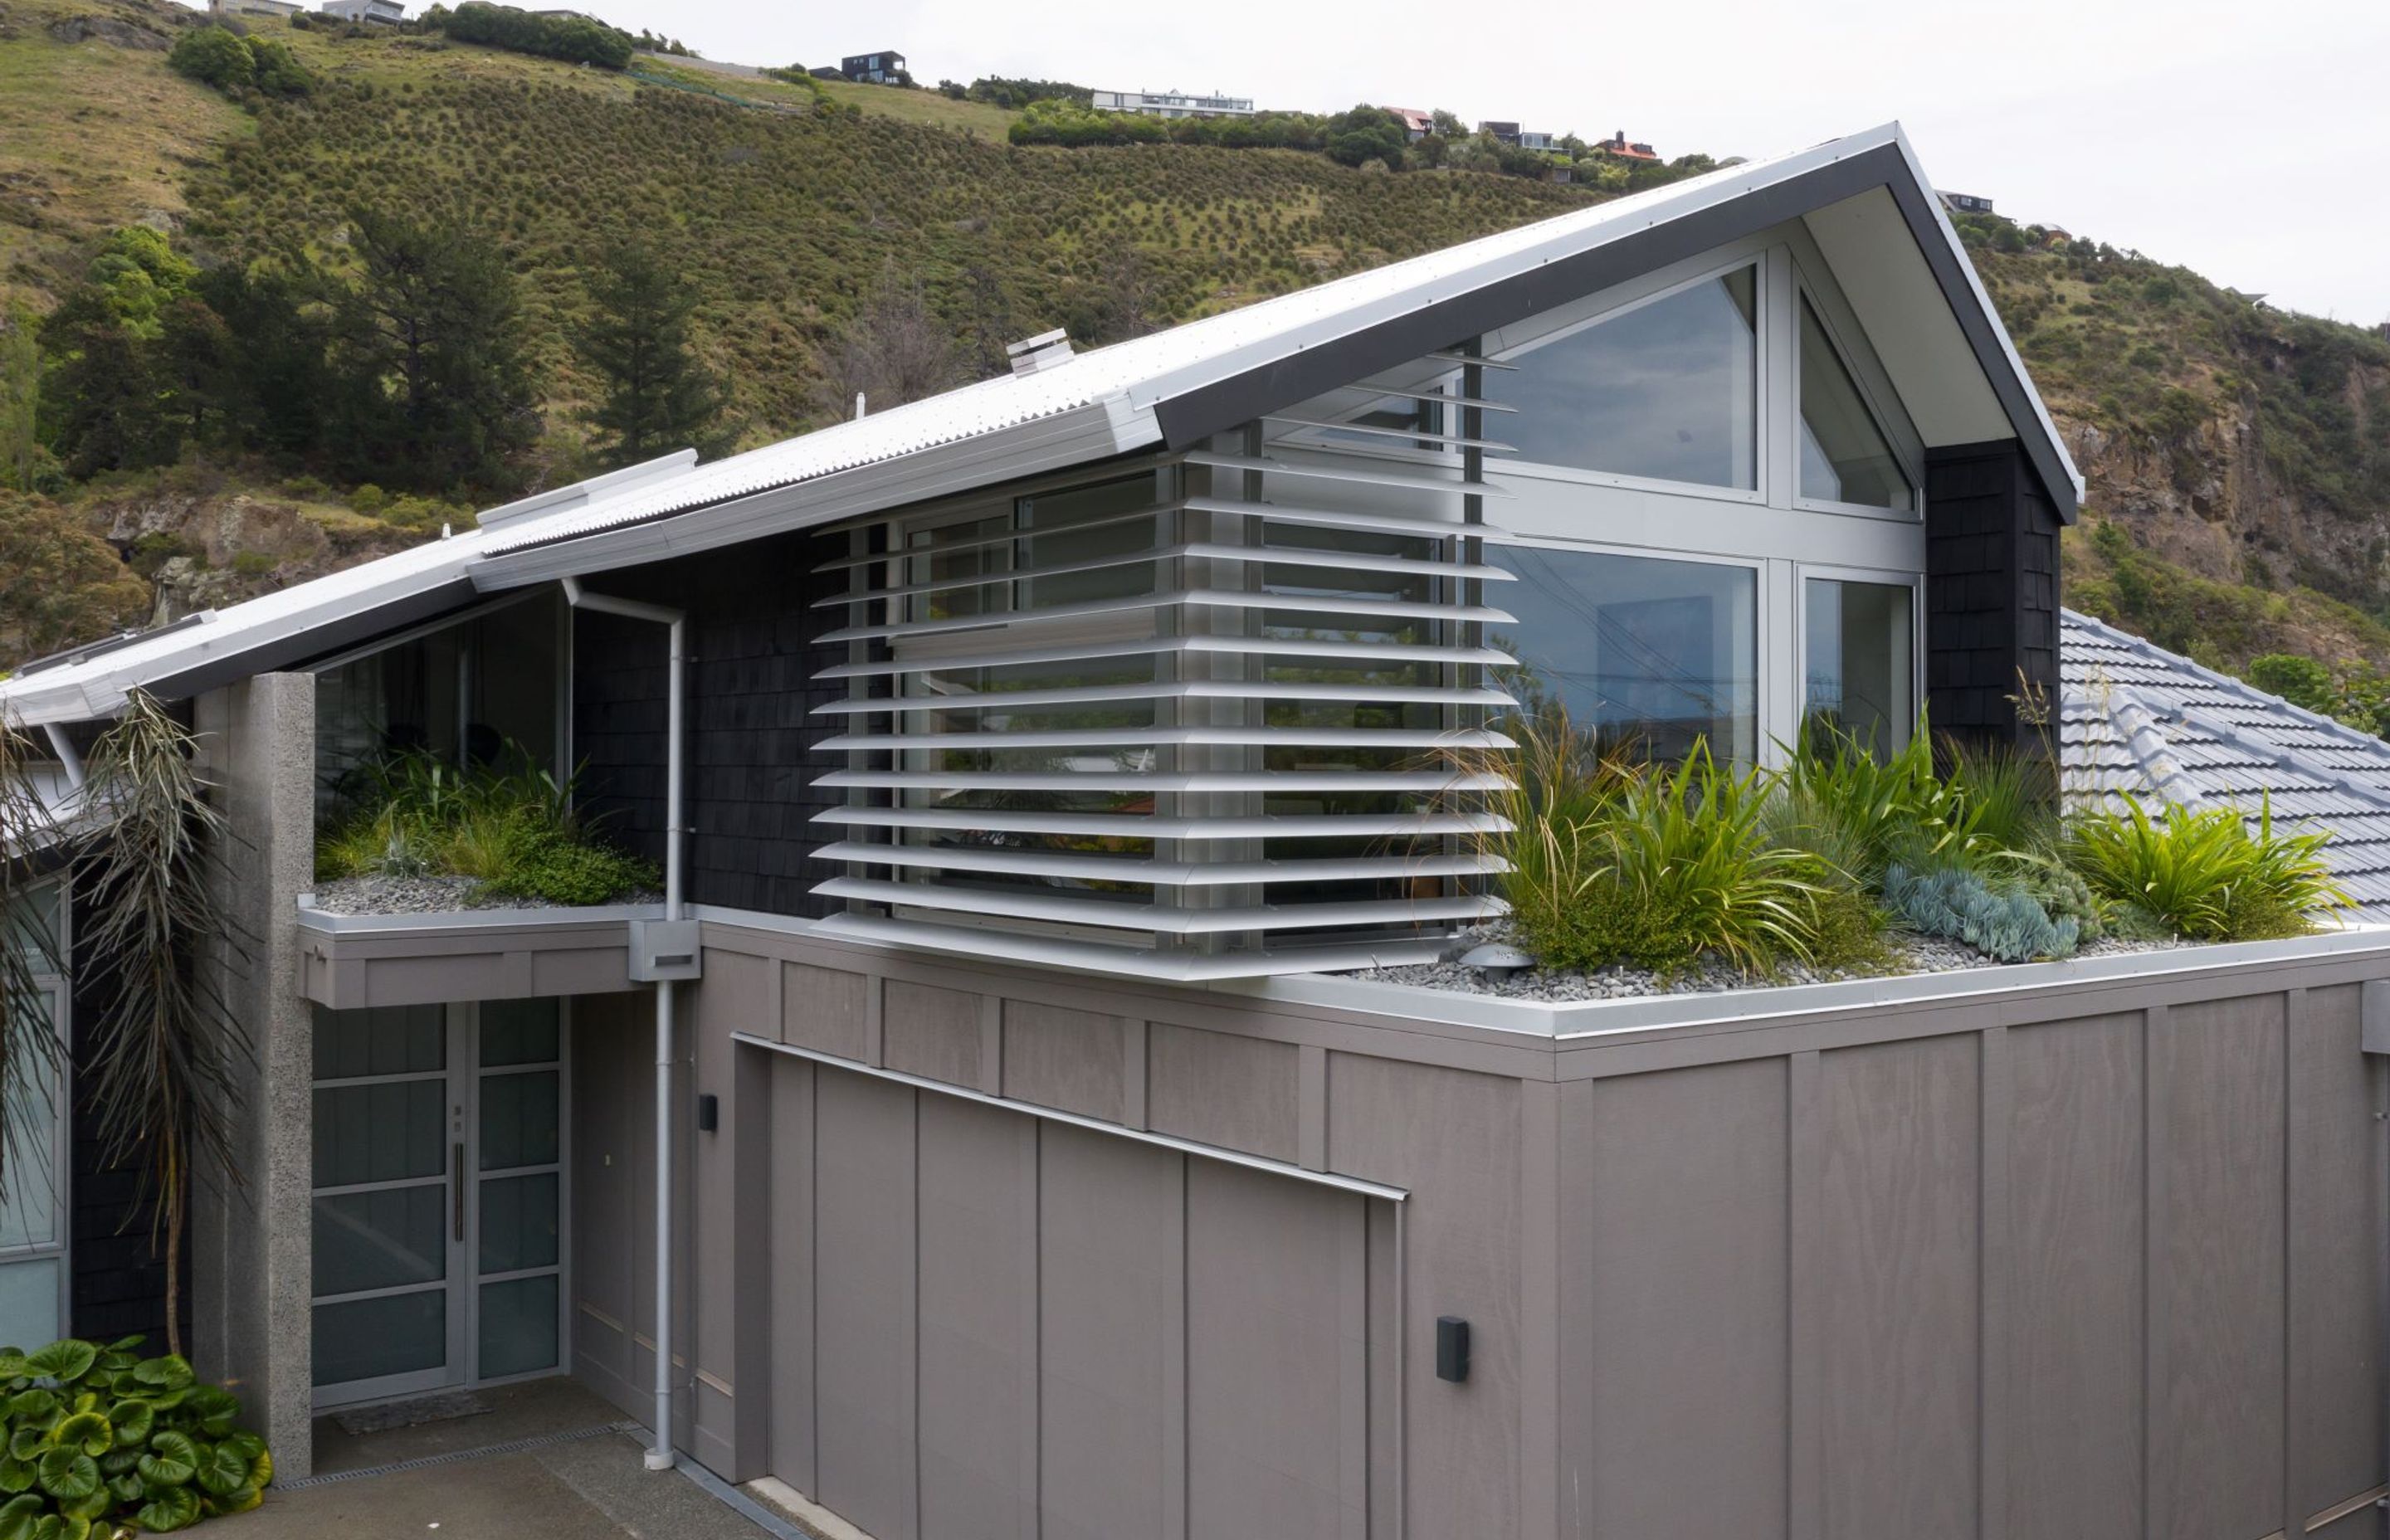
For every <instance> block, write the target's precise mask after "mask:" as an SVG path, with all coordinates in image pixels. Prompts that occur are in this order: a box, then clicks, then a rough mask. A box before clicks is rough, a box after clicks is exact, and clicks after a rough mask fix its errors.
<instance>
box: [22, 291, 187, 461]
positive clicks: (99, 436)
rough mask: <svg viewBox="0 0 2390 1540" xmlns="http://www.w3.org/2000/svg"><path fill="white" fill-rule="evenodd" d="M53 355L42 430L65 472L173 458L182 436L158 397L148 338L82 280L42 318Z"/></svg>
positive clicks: (44, 395)
mask: <svg viewBox="0 0 2390 1540" xmlns="http://www.w3.org/2000/svg"><path fill="white" fill-rule="evenodd" d="M41 345H42V351H43V352H44V353H46V354H47V355H48V356H49V358H50V360H51V363H50V366H49V377H48V379H46V381H45V383H44V385H43V389H42V400H41V408H42V417H43V424H42V430H43V433H44V435H45V437H47V438H48V440H49V441H50V443H51V444H52V446H53V447H55V448H56V450H57V451H58V458H59V459H61V460H63V461H65V462H66V468H67V474H69V475H71V476H73V477H75V478H76V479H78V480H81V479H84V478H86V477H90V476H94V475H96V474H98V473H99V472H100V471H103V470H125V469H132V468H138V467H142V466H152V465H171V464H173V459H174V456H175V455H176V454H177V453H178V452H179V451H180V449H181V447H182V444H181V442H180V435H179V434H178V433H177V432H176V431H175V430H174V426H173V424H171V423H169V421H168V420H167V417H166V414H165V412H164V411H163V410H162V408H161V402H160V392H159V387H158V374H157V369H156V366H155V363H154V361H153V359H152V357H151V355H150V354H151V344H149V343H148V342H145V341H143V340H141V339H140V338H138V337H136V336H135V335H134V334H133V332H132V330H131V328H129V327H127V326H126V325H125V324H124V323H123V322H122V321H121V320H120V319H118V317H117V315H116V314H115V313H114V312H113V310H111V309H110V308H109V302H108V299H107V296H105V295H104V294H103V293H101V292H100V290H99V289H96V288H94V287H93V286H91V285H89V284H86V285H84V287H83V288H81V289H76V290H75V291H74V292H73V293H71V294H70V295H69V296H68V297H67V300H66V302H65V303H63V304H61V305H59V306H58V309H56V310H54V311H52V312H50V316H49V319H48V320H46V321H45V322H43V323H42V331H41Z"/></svg>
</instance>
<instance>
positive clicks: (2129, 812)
mask: <svg viewBox="0 0 2390 1540" xmlns="http://www.w3.org/2000/svg"><path fill="white" fill-rule="evenodd" d="M2329 838H2330V837H2329V836H2328V835H2326V834H2324V833H2321V832H2317V831H2308V832H2302V833H2282V832H2279V831H2277V830H2276V829H2275V828H2274V809H2273V803H2272V801H2271V799H2268V800H2267V801H2266V802H2265V803H2264V804H2263V805H2262V807H2261V810H2260V812H2259V815H2258V821H2257V828H2255V830H2254V831H2253V830H2251V829H2250V828H2249V827H2248V824H2247V822H2246V821H2245V820H2244V819H2243V818H2242V815H2241V813H2240V810H2239V809H2237V808H2232V807H2208V808H2198V809H2192V808H2186V807H2182V806H2178V805H2174V804H2168V805H2167V806H2165V808H2163V809H2162V810H2160V812H2159V813H2158V815H2156V816H2155V817H2152V815H2150V814H2149V812H2148V811H2147V810H2146V809H2144V808H2143V807H2142V806H2141V804H2140V803H2139V802H2136V801H2129V800H2128V801H2127V802H2125V804H2124V805H2123V806H2122V807H2121V808H2105V809H2101V810H2100V811H2098V812H2092V813H2086V814H2083V815H2079V816H2077V817H2076V818H2075V821H2074V823H2073V825H2072V827H2071V828H2069V829H2068V831H2067V839H2066V847H2065V855H2066V860H2067V864H2068V865H2069V866H2072V867H2073V868H2074V869H2075V871H2077V872H2079V873H2081V874H2082V876H2083V879H2084V880H2085V881H2086V882H2088V883H2089V884H2090V886H2091V889H2092V891H2093V892H2096V893H2098V894H2099V895H2100V896H2101V897H2102V898H2106V899H2108V900H2111V901H2112V902H2114V903H2118V904H2129V905H2136V906H2138V907H2139V908H2141V909H2143V910H2146V911H2148V913H2149V914H2151V915H2152V916H2153V917H2155V918H2157V919H2158V920H2159V921H2160V922H2161V923H2163V924H2165V926H2166V927H2167V928H2168V929H2169V930H2172V931H2173V932H2174V933H2175V934H2176V935H2178V936H2183V937H2186V938H2188V939H2190V940H2192V941H2260V940H2265V939H2267V938H2269V937H2275V936H2295V935H2303V934H2305V933H2306V932H2307V931H2310V930H2314V929H2315V928H2316V917H2317V916H2319V915H2323V914H2329V913H2330V912H2331V911H2332V910H2335V909H2340V908H2345V907H2346V906H2347V905H2348V903H2349V898H2348V895H2347V893H2346V892H2344V891H2342V889H2341V886H2340V884H2339V883H2337V882H2335V881H2333V880H2332V869H2331V867H2329V866H2326V865H2325V864H2324V859H2323V854H2322V852H2323V847H2324V844H2325V842H2326V841H2327V840H2328V839H2329Z"/></svg>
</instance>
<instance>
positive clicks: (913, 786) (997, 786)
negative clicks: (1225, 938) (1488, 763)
mask: <svg viewBox="0 0 2390 1540" xmlns="http://www.w3.org/2000/svg"><path fill="white" fill-rule="evenodd" d="M813 784H814V785H816V786H848V787H877V788H879V789H882V790H889V791H1506V790H1509V789H1510V782H1508V781H1506V780H1504V779H1503V778H1502V777H1500V776H1446V775H1437V774H1435V773H1433V772H1418V771H1409V770H1329V771H1312V770H1256V771H1253V772H1250V773H1236V772H1227V771H1223V772H1219V773H1216V774H1213V773H1206V772H1200V771H1198V772H1188V771H1174V772H1170V773H1166V774H1165V773H1162V772H1155V773H1152V774H1150V775H1139V774H1137V773H1136V772H1134V771H1112V770H1089V771H1086V772H1084V773H1080V772H1073V771H1067V770H1064V771H1050V770H1024V771H1022V772H1021V773H1020V774H1018V775H1010V774H1007V773H1005V772H1003V771H997V770H950V771H928V770H833V771H831V772H830V773H829V774H828V775H826V776H819V777H817V778H816V780H815V781H814V783H813Z"/></svg>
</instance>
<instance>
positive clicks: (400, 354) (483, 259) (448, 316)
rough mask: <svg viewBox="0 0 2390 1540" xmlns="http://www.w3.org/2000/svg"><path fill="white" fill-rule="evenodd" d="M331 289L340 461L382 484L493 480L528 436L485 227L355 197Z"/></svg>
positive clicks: (512, 298) (514, 331)
mask: <svg viewBox="0 0 2390 1540" xmlns="http://www.w3.org/2000/svg"><path fill="white" fill-rule="evenodd" d="M349 248H350V250H351V251H352V252H353V254H354V255H355V257H356V259H357V263H358V266H359V268H360V269H361V271H360V272H359V273H358V275H357V276H356V280H355V281H354V282H353V283H352V284H349V285H346V286H344V287H338V288H336V289H334V290H333V292H332V295H331V298H332V302H333V306H334V308H335V310H336V312H337V314H338V316H339V320H338V340H337V345H336V348H335V365H334V368H333V371H332V372H333V375H334V377H335V378H336V379H343V380H345V381H346V382H347V386H348V388H347V389H346V391H344V392H343V394H344V399H343V400H342V401H341V410H342V413H343V416H344V417H345V419H346V420H345V422H344V423H343V428H344V430H345V431H346V433H347V435H348V437H347V441H346V442H347V444H348V446H349V453H350V456H351V461H352V469H353V473H354V474H355V475H356V476H357V477H358V478H359V479H360V480H368V481H375V482H378V483H379V484H380V485H383V486H413V487H422V488H435V489H436V488H446V487H452V486H456V485H458V484H460V483H472V484H478V485H484V486H486V485H490V484H493V483H495V482H496V481H500V480H501V479H502V478H503V477H504V475H505V473H506V468H507V457H508V456H509V455H510V454H512V453H513V452H515V451H516V450H519V449H521V448H523V447H524V446H526V445H527V444H529V443H531V442H532V441H533V439H534V438H536V437H537V436H538V431H539V419H538V409H537V404H538V391H537V390H536V389H535V387H534V385H533V379H532V374H531V370H530V367H529V365H528V364H527V362H526V360H525V358H524V355H523V324H522V315H521V312H520V308H519V302H518V300H517V296H516V291H515V279H514V275H513V274H511V273H509V272H508V270H507V263H506V258H505V257H504V256H503V255H502V254H501V253H500V252H499V250H498V248H497V246H496V245H495V243H494V242H493V241H491V240H490V239H489V238H488V237H485V236H482V235H481V234H479V233H477V232H473V231H469V230H456V229H443V228H438V227H435V226H433V225H428V224H418V223H416V222H414V221H412V220H409V219H406V218H404V217H402V216H400V215H396V214H391V213H384V212H378V211H374V210H369V209H361V210H359V211H357V212H355V213H354V214H353V215H352V222H351V226H350V237H349Z"/></svg>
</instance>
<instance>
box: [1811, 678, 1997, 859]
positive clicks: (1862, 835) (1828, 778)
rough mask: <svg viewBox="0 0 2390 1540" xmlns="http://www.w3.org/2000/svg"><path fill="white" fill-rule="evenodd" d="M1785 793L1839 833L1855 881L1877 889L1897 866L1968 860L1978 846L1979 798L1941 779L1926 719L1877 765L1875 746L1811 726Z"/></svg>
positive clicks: (1835, 837) (1829, 728)
mask: <svg viewBox="0 0 2390 1540" xmlns="http://www.w3.org/2000/svg"><path fill="white" fill-rule="evenodd" d="M1783 786H1784V789H1785V790H1786V791H1787V792H1788V793H1789V794H1790V795H1791V796H1792V798H1793V799H1794V800H1795V801H1796V802H1798V803H1800V804H1801V805H1802V807H1804V808H1805V810H1807V813H1808V815H1809V816H1811V817H1812V818H1814V819H1815V820H1817V821H1818V823H1820V824H1821V825H1824V826H1828V827H1830V828H1831V829H1832V830H1833V831H1834V833H1833V836H1832V838H1833V840H1834V841H1836V842H1837V843H1838V844H1840V845H1842V846H1843V847H1844V848H1846V849H1847V850H1848V851H1849V852H1850V856H1849V859H1851V860H1852V861H1854V862H1855V863H1856V866H1854V867H1853V868H1851V870H1850V875H1851V876H1852V877H1854V878H1856V879H1858V880H1859V881H1860V882H1861V883H1863V884H1866V885H1868V886H1874V885H1875V884H1877V883H1878V882H1880V881H1881V880H1882V876H1883V872H1884V869H1885V868H1886V867H1887V866H1891V865H1892V864H1893V863H1894V862H1895V861H1899V862H1904V863H1907V864H1908V865H1911V866H1917V865H1921V864H1924V863H1926V862H1937V863H1938V862H1947V861H1962V860H1965V859H1967V858H1968V857H1969V856H1970V855H1972V853H1973V852H1974V850H1975V847H1976V845H1977V844H1978V843H1979V840H1978V836H1977V834H1976V831H1975V824H1976V822H1977V821H1978V820H1979V819H1980V818H1981V817H1982V816H1983V804H1982V802H1981V800H1980V799H1979V800H1978V801H1976V802H1972V803H1971V802H1969V800H1968V799H1967V798H1965V797H1964V796H1962V795H1961V794H1960V791H1959V789H1957V788H1956V787H1954V786H1953V785H1952V784H1951V783H1950V782H1947V781H1945V780H1944V779H1942V778H1941V777H1940V776H1936V775H1935V774H1934V750H1933V743H1932V738H1931V737H1930V735H1929V734H1928V733H1927V731H1926V724H1925V721H1924V719H1923V718H1922V717H1920V718H1919V720H1918V724H1917V729H1916V731H1914V732H1912V733H1911V734H1909V736H1908V744H1907V745H1906V746H1905V747H1903V748H1902V749H1901V750H1900V751H1898V752H1896V753H1892V754H1887V755H1884V756H1883V757H1882V758H1878V757H1877V756H1876V755H1875V754H1874V753H1873V752H1871V751H1870V748H1869V746H1868V745H1867V744H1866V743H1864V742H1862V741H1860V740H1859V739H1858V738H1855V737H1853V736H1851V735H1850V734H1847V733H1844V732H1840V731H1837V730H1836V729H1835V728H1833V727H1832V726H1831V725H1829V724H1826V723H1823V722H1818V721H1812V722H1810V723H1808V724H1806V725H1804V727H1803V728H1802V732H1801V738H1800V741H1799V742H1798V743H1796V744H1794V745H1793V746H1792V751H1791V753H1790V754H1789V755H1788V756H1787V763H1786V764H1785V768H1784V774H1783Z"/></svg>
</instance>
